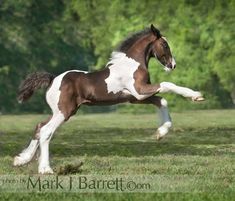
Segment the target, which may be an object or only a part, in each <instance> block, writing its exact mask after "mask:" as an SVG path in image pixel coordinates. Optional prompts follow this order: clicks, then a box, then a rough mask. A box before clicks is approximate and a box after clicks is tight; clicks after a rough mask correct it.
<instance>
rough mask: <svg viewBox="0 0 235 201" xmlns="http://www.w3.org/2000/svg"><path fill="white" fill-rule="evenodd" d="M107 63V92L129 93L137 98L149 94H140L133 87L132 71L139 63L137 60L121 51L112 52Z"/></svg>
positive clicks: (143, 97) (145, 96)
mask: <svg viewBox="0 0 235 201" xmlns="http://www.w3.org/2000/svg"><path fill="white" fill-rule="evenodd" d="M107 65H110V66H108V68H109V71H110V74H109V77H108V78H106V79H105V82H106V84H107V91H108V93H111V92H112V93H114V94H116V93H118V92H123V93H126V94H128V93H129V94H131V95H133V96H134V97H136V98H137V99H138V100H142V99H145V98H147V97H149V96H151V95H140V94H139V93H138V92H137V91H136V89H135V87H134V83H135V79H134V73H135V71H136V70H137V69H138V67H139V65H140V63H139V62H137V61H135V60H134V59H132V58H129V57H127V56H126V54H125V53H123V52H113V53H112V58H111V60H110V61H109V62H108V63H107Z"/></svg>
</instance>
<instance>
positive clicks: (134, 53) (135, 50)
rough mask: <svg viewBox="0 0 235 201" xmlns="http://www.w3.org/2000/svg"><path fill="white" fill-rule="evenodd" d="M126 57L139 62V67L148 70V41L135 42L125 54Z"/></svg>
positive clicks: (145, 39) (149, 56)
mask: <svg viewBox="0 0 235 201" xmlns="http://www.w3.org/2000/svg"><path fill="white" fill-rule="evenodd" d="M126 55H127V56H128V57H130V58H132V59H134V60H135V61H137V62H139V63H140V65H141V67H143V68H146V69H147V68H148V64H149V60H150V58H151V50H150V41H149V39H148V38H144V39H142V40H140V41H137V43H136V44H134V45H133V46H132V47H131V48H130V49H129V50H128V51H127V52H126Z"/></svg>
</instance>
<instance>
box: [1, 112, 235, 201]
mask: <svg viewBox="0 0 235 201" xmlns="http://www.w3.org/2000/svg"><path fill="white" fill-rule="evenodd" d="M45 118H46V116H45V115H16V116H14V115H10V116H8V115H4V116H0V162H1V163H0V175H6V174H13V175H18V174H21V175H22V174H25V175H28V174H37V161H33V162H31V163H30V164H28V165H26V166H24V167H19V168H15V167H13V166H12V157H13V156H14V155H15V154H17V153H18V152H20V151H21V150H22V149H23V148H24V147H25V145H26V144H27V143H28V142H29V140H30V137H31V135H32V131H33V129H34V126H35V124H36V123H37V122H39V121H41V120H43V119H45ZM156 118H157V116H156V114H144V115H143V114H140V115H131V114H95V115H82V114H78V115H77V116H75V117H73V118H71V119H70V121H69V122H67V123H66V124H64V125H63V126H62V127H61V128H60V129H59V130H58V131H57V132H56V134H55V136H54V138H53V140H52V141H51V144H50V153H51V165H52V167H53V168H54V169H55V171H58V170H59V169H60V168H61V167H63V166H65V165H67V164H75V163H77V162H78V161H82V162H83V166H82V167H81V170H80V171H79V172H77V175H79V174H82V175H129V176H130V175H154V176H159V175H160V176H161V175H163V176H164V175H165V176H169V177H171V178H177V176H179V177H180V176H182V175H184V176H187V178H196V177H198V176H199V177H200V178H201V179H200V183H195V182H193V180H192V182H187V181H185V180H182V182H184V183H185V182H186V183H185V186H184V190H183V191H181V192H177V191H174V192H167V190H165V191H162V192H161V191H158V192H156V193H116V194H113V193H104V194H103V193H95V194H92V193H83V194H78V193H47V194H46V193H34V194H30V193H28V194H27V193H18V194H13V193H1V194H0V197H1V198H2V199H4V200H15V199H16V198H17V200H26V199H28V200H36V199H40V200H62V199H63V198H64V199H65V200H235V110H208V111H186V112H182V113H172V119H173V123H174V127H173V129H172V131H171V132H170V133H169V134H168V135H167V136H166V137H165V138H164V139H163V140H161V141H160V142H157V141H156V140H155V139H154V138H153V136H152V134H153V133H154V132H155V130H156V127H157V121H156ZM182 182H181V181H179V182H178V183H176V184H174V185H182ZM165 185H166V189H167V185H169V186H170V185H172V183H166V184H165ZM200 185H201V186H200ZM176 189H177V188H176ZM187 189H188V190H187ZM193 189H202V191H197V190H196V191H193Z"/></svg>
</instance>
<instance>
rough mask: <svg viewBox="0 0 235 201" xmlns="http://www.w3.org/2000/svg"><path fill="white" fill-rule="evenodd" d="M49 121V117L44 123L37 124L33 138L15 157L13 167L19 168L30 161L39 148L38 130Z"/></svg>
mask: <svg viewBox="0 0 235 201" xmlns="http://www.w3.org/2000/svg"><path fill="white" fill-rule="evenodd" d="M50 119H51V117H49V118H48V119H47V120H46V121H44V122H41V123H39V124H37V126H36V128H35V133H34V136H33V138H32V140H31V141H30V143H29V145H28V147H27V148H26V149H24V150H23V151H22V152H21V153H20V154H18V155H17V156H15V158H14V162H13V165H14V166H21V165H24V164H26V163H28V162H30V161H31V160H32V158H33V157H34V155H35V153H36V151H37V149H38V146H39V136H40V130H41V128H42V127H43V126H44V125H45V124H47V123H48V121H50Z"/></svg>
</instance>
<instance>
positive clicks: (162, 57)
mask: <svg viewBox="0 0 235 201" xmlns="http://www.w3.org/2000/svg"><path fill="white" fill-rule="evenodd" d="M151 31H152V34H153V35H154V36H155V40H154V41H153V42H152V45H151V54H152V56H154V57H155V58H157V59H158V61H159V62H160V63H161V64H162V65H163V66H164V69H165V70H166V71H170V70H173V69H175V68H176V63H175V59H174V58H173V57H172V54H171V50H170V47H169V45H168V43H167V40H166V38H165V37H163V36H162V35H161V33H160V31H159V30H158V29H157V28H156V27H154V26H153V25H151Z"/></svg>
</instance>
